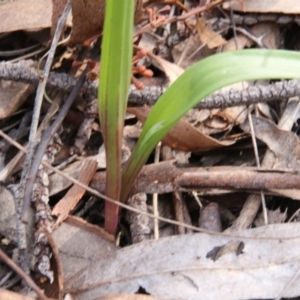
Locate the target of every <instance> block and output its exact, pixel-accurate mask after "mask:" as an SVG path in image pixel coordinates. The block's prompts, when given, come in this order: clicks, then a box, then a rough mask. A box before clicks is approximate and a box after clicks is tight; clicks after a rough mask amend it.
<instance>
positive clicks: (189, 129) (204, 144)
mask: <svg viewBox="0 0 300 300" xmlns="http://www.w3.org/2000/svg"><path fill="white" fill-rule="evenodd" d="M127 111H128V112H130V113H133V114H135V115H136V116H137V118H138V119H139V120H140V121H141V122H145V120H146V118H147V115H148V113H149V112H150V109H149V107H146V106H144V107H129V108H127ZM162 142H163V143H164V144H166V145H168V146H170V147H172V148H175V149H179V150H182V151H195V152H199V151H208V150H212V149H217V148H221V147H225V146H229V145H232V144H234V141H222V142H219V141H218V140H216V139H214V138H211V137H210V136H207V135H204V134H203V133H201V132H200V131H199V130H197V129H196V128H194V127H193V126H192V125H190V124H189V123H188V122H186V121H183V120H180V121H179V122H178V123H177V124H176V125H175V126H174V127H173V129H172V130H171V131H169V133H168V134H167V135H166V136H165V137H164V138H163V140H162Z"/></svg>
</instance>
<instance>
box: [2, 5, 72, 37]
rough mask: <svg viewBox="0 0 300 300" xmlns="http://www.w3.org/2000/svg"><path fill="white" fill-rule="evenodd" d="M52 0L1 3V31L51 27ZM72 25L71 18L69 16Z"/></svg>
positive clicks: (69, 23)
mask: <svg viewBox="0 0 300 300" xmlns="http://www.w3.org/2000/svg"><path fill="white" fill-rule="evenodd" d="M51 14H52V3H51V0H26V1H23V0H15V1H8V2H1V4H0V20H1V22H0V33H2V32H12V31H16V30H29V29H30V30H32V29H41V28H47V27H51ZM67 24H68V25H71V24H72V23H71V18H68V21H67Z"/></svg>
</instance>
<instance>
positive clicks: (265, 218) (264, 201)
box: [248, 110, 268, 225]
mask: <svg viewBox="0 0 300 300" xmlns="http://www.w3.org/2000/svg"><path fill="white" fill-rule="evenodd" d="M248 121H249V125H250V131H251V139H252V144H253V148H254V154H255V159H256V166H257V167H258V168H260V167H261V165H260V161H259V155H258V148H257V143H256V138H255V132H254V126H253V122H252V117H251V113H250V111H249V110H248ZM260 199H261V205H262V209H263V215H264V221H265V225H268V212H267V207H266V198H265V194H264V192H263V191H260Z"/></svg>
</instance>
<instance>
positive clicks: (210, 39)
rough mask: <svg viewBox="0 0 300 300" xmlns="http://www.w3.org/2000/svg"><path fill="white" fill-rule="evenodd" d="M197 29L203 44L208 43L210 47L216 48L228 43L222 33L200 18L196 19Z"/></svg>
mask: <svg viewBox="0 0 300 300" xmlns="http://www.w3.org/2000/svg"><path fill="white" fill-rule="evenodd" d="M196 29H197V32H198V35H199V37H200V40H201V42H202V44H206V45H207V47H208V48H209V49H214V48H217V47H220V46H222V45H225V44H226V43H227V41H226V40H224V39H223V38H222V36H221V35H220V34H218V33H216V32H214V31H213V30H211V29H210V28H209V27H208V26H207V25H206V24H205V23H204V22H203V21H202V20H200V19H197V21H196Z"/></svg>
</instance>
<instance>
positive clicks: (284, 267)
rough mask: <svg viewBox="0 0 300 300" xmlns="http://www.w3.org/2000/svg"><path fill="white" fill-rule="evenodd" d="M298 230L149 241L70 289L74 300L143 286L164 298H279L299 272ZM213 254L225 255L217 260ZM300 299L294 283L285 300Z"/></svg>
mask: <svg viewBox="0 0 300 300" xmlns="http://www.w3.org/2000/svg"><path fill="white" fill-rule="evenodd" d="M299 230H300V223H293V224H279V225H269V226H265V227H259V228H256V229H251V230H247V231H244V232H241V233H240V234H239V235H240V236H244V237H246V236H247V237H249V238H242V237H236V238H235V237H225V236H217V235H208V234H205V233H200V234H190V235H182V236H174V237H169V238H163V239H160V240H157V241H146V242H143V243H139V244H136V245H134V246H130V247H127V248H124V249H121V250H118V251H116V252H114V253H112V254H110V255H108V256H105V257H103V258H101V259H99V260H97V261H96V262H93V263H91V264H90V265H89V266H88V267H86V268H85V269H84V270H81V271H79V272H78V273H77V274H75V275H74V276H73V277H72V278H71V279H70V281H69V282H66V289H67V290H68V291H69V292H71V294H72V296H73V297H74V300H83V299H84V300H89V299H94V298H96V297H100V296H104V295H107V294H111V293H114V294H118V293H134V292H136V291H137V290H138V289H139V288H140V287H142V288H143V289H145V290H146V291H147V292H148V293H150V294H151V295H152V296H155V297H162V298H165V299H177V298H178V295H180V298H181V299H187V300H189V299H191V300H194V299H199V300H201V299H205V300H210V299H213V300H215V299H220V291H222V299H223V300H227V299H228V300H235V299H267V298H276V297H277V296H278V295H279V293H281V292H282V290H283V289H284V288H285V287H286V285H287V284H288V283H289V281H290V280H291V279H292V277H293V276H294V275H295V273H296V272H297V271H298V270H299V259H300V253H299V251H298V249H299V247H300V236H299ZM250 237H253V238H255V239H251V238H250ZM224 246H225V247H226V251H225V247H224ZM232 246H233V247H232ZM214 249H224V250H222V251H221V252H220V251H219V252H218V253H217V254H216V255H215V256H214V259H212V257H211V253H212V250H214ZM129 258H130V259H129ZM299 294H300V287H299V285H298V284H294V285H292V286H290V287H289V289H287V291H285V293H284V295H283V297H295V296H297V295H299Z"/></svg>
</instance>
